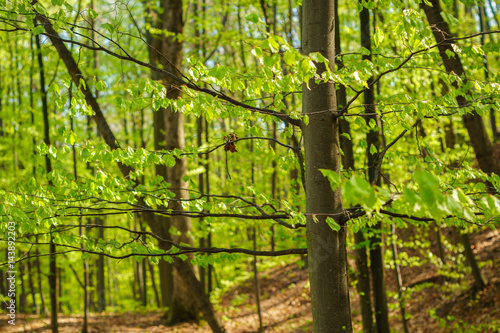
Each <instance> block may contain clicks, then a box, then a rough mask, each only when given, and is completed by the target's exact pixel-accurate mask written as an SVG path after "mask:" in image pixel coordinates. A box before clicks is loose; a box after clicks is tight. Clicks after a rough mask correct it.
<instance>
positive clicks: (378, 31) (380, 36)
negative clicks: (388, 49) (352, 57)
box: [373, 27, 384, 46]
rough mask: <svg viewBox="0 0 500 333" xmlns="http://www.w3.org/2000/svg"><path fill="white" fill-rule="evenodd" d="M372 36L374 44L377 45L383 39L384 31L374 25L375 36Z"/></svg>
mask: <svg viewBox="0 0 500 333" xmlns="http://www.w3.org/2000/svg"><path fill="white" fill-rule="evenodd" d="M373 38H374V42H375V46H379V45H380V43H382V41H383V40H384V32H383V31H382V29H380V28H379V27H376V28H375V36H374V37H373Z"/></svg>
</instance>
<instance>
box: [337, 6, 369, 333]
mask: <svg viewBox="0 0 500 333" xmlns="http://www.w3.org/2000/svg"><path fill="white" fill-rule="evenodd" d="M337 3H338V0H335V51H336V52H337V53H342V51H341V47H340V22H339V18H338V7H337V6H338V5H337ZM335 61H336V64H337V67H338V68H339V69H340V68H342V67H343V66H344V65H343V63H342V61H341V58H340V57H337V58H336V60H335ZM338 87H339V88H338V89H337V108H338V109H341V108H343V107H344V106H345V105H346V104H347V94H346V89H345V86H343V85H339V86H338ZM340 131H341V133H345V134H347V135H348V136H349V138H346V137H345V136H344V135H342V136H341V137H340V145H341V147H342V151H343V152H344V155H343V156H342V164H343V166H344V169H345V170H354V169H355V167H354V150H353V143H352V137H351V126H350V123H349V122H348V121H347V120H346V119H345V118H342V119H340ZM354 242H355V253H356V268H357V274H356V278H357V281H358V283H357V284H356V287H357V290H358V294H359V300H360V307H361V317H362V321H363V332H364V333H371V332H373V331H374V325H373V324H374V323H373V311H372V301H371V288H370V270H369V268H368V256H367V254H366V239H365V236H364V234H363V231H362V230H359V231H358V232H356V233H354Z"/></svg>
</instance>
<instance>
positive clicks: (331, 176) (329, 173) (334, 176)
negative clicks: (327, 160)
mask: <svg viewBox="0 0 500 333" xmlns="http://www.w3.org/2000/svg"><path fill="white" fill-rule="evenodd" d="M319 171H320V172H321V173H322V174H323V176H325V177H326V178H328V181H329V182H330V186H331V187H332V191H335V190H336V189H337V188H338V187H339V186H340V184H341V182H342V180H341V178H340V175H339V174H338V173H337V172H335V171H333V170H329V169H319Z"/></svg>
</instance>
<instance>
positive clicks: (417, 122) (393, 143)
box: [370, 119, 422, 186]
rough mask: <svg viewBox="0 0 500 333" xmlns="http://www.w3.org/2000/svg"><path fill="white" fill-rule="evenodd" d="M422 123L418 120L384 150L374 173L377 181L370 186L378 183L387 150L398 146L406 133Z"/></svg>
mask: <svg viewBox="0 0 500 333" xmlns="http://www.w3.org/2000/svg"><path fill="white" fill-rule="evenodd" d="M421 121H422V119H418V120H417V121H416V122H415V123H414V124H413V125H412V126H411V128H409V129H405V130H404V131H403V132H401V134H399V135H398V136H397V137H396V138H395V139H394V140H392V142H391V143H389V144H388V145H387V146H386V147H385V148H384V150H382V152H381V153H380V155H379V157H378V162H377V166H376V167H375V171H374V173H373V174H374V175H375V179H374V180H373V181H372V182H371V184H370V185H372V186H373V185H374V184H375V182H376V181H377V178H378V177H377V175H378V173H379V169H380V166H381V165H382V162H383V160H384V156H385V153H387V150H389V148H391V147H392V146H394V145H395V144H396V142H398V141H399V139H401V138H402V137H403V136H404V135H405V134H406V132H408V131H409V130H411V129H414V128H415V127H416V126H418V124H420V122H421Z"/></svg>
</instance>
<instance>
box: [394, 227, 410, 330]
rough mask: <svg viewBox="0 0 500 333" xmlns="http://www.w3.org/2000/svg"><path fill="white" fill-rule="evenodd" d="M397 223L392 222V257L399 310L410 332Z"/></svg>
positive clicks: (404, 324)
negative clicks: (399, 259)
mask: <svg viewBox="0 0 500 333" xmlns="http://www.w3.org/2000/svg"><path fill="white" fill-rule="evenodd" d="M396 239H397V236H396V225H395V224H394V223H392V258H393V259H394V273H395V274H396V286H397V290H398V300H399V311H401V320H402V321H403V329H404V331H405V333H409V332H410V331H409V330H408V321H407V320H406V308H405V301H404V292H403V279H402V277H401V270H400V269H399V264H398V245H397V244H396Z"/></svg>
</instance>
